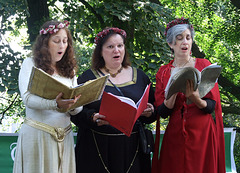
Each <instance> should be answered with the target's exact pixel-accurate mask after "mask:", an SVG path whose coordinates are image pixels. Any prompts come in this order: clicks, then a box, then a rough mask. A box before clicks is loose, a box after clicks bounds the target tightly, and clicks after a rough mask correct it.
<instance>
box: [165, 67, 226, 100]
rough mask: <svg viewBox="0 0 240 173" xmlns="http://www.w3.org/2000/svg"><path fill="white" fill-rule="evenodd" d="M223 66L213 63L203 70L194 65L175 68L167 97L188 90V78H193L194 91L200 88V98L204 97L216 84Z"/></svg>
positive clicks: (167, 87) (166, 89) (170, 79)
mask: <svg viewBox="0 0 240 173" xmlns="http://www.w3.org/2000/svg"><path fill="white" fill-rule="evenodd" d="M221 71H222V67H221V66H219V65H217V64H216V63H215V64H211V65H209V66H207V67H205V68H204V69H203V70H202V71H201V72H200V71H199V70H198V69H196V68H194V67H184V68H174V70H173V71H172V74H171V77H170V78H169V81H168V83H167V86H166V88H165V98H166V99H169V98H170V97H171V96H172V95H173V94H175V93H177V92H183V93H185V91H186V83H187V80H192V81H193V85H194V91H196V89H197V88H198V90H199V95H200V98H202V97H204V96H205V95H206V94H207V93H208V92H209V91H210V90H211V89H212V88H213V87H214V85H215V83H216V82H217V79H218V77H219V75H220V73H221Z"/></svg>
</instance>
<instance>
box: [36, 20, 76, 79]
mask: <svg viewBox="0 0 240 173" xmlns="http://www.w3.org/2000/svg"><path fill="white" fill-rule="evenodd" d="M60 23H61V22H59V21H47V22H46V23H44V24H43V25H42V27H41V29H46V28H48V27H49V25H59V24H60ZM62 29H64V30H65V31H66V32H67V37H68V47H67V49H66V52H65V54H64V55H63V57H62V59H61V60H60V61H58V62H57V63H56V68H57V72H58V74H59V75H61V76H64V77H67V78H73V77H74V75H75V73H74V71H75V70H76V68H77V62H76V59H75V57H74V49H73V39H72V35H71V33H70V31H69V30H68V29H67V28H66V27H64V28H62ZM52 35H54V34H50V33H47V34H42V35H38V36H37V38H36V41H35V43H34V45H33V59H34V63H35V66H36V67H38V68H41V69H42V70H44V71H45V72H47V73H48V74H50V75H52V74H53V73H54V69H53V68H52V67H51V62H52V58H51V54H50V52H49V46H48V43H49V38H50V37H51V36H52Z"/></svg>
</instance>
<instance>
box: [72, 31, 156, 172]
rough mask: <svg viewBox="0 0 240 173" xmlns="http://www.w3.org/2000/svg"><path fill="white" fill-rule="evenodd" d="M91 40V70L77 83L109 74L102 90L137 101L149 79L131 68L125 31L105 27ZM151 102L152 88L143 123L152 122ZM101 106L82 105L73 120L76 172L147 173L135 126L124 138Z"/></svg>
mask: <svg viewBox="0 0 240 173" xmlns="http://www.w3.org/2000/svg"><path fill="white" fill-rule="evenodd" d="M94 41H95V43H96V48H95V50H94V53H93V56H92V68H91V69H88V70H87V71H85V72H84V73H83V74H82V75H81V76H79V78H78V83H79V84H80V83H84V82H86V81H88V80H92V79H96V78H98V77H100V76H103V75H107V74H110V77H109V79H110V81H108V83H107V85H106V87H105V91H106V92H110V93H113V94H115V95H119V96H121V95H124V96H125V97H128V98H131V99H132V100H134V101H135V102H137V101H138V100H139V99H140V98H141V96H142V94H143V92H144V90H145V88H146V86H147V85H148V84H150V80H149V78H148V76H147V75H146V74H145V73H144V72H143V71H141V70H139V69H137V68H134V67H132V66H131V63H130V60H129V57H128V54H127V52H126V48H125V41H126V32H125V31H124V30H122V29H119V28H106V29H104V30H103V31H102V32H100V33H98V34H97V36H96V38H95V40H94ZM114 85H115V86H114ZM89 92H91V91H89ZM153 103H154V90H153V88H152V87H151V88H150V93H149V103H148V105H147V108H146V109H145V110H144V112H143V113H142V115H141V116H140V117H139V120H140V121H141V122H142V123H145V124H149V123H152V122H153V121H155V114H154V107H153ZM100 104H101V101H96V102H93V103H90V104H88V105H85V106H84V108H83V111H82V112H81V113H79V114H78V115H77V116H74V117H72V122H73V123H74V124H75V125H76V126H77V127H78V135H77V143H76V148H75V151H76V165H77V172H78V173H105V172H106V173H107V172H108V173H109V172H110V173H150V172H151V160H150V154H144V153H143V152H142V150H141V148H140V146H139V133H138V125H137V123H136V124H135V125H134V127H133V130H132V134H131V135H130V137H128V136H126V135H125V134H123V133H122V132H120V131H119V130H117V129H116V128H114V127H112V126H111V125H109V123H108V122H107V121H105V120H104V115H100V114H99V113H98V112H99V108H100ZM110 106H111V105H109V107H110Z"/></svg>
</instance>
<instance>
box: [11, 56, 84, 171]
mask: <svg viewBox="0 0 240 173" xmlns="http://www.w3.org/2000/svg"><path fill="white" fill-rule="evenodd" d="M33 66H34V62H33V59H32V58H27V59H25V60H24V62H23V64H22V67H21V70H20V73H19V90H20V93H21V97H22V100H23V102H24V104H25V106H26V117H27V118H31V119H32V120H35V121H38V122H42V123H45V124H48V125H50V126H52V127H61V128H65V127H67V126H68V125H69V124H70V123H71V122H70V113H71V115H75V114H77V113H78V112H80V111H81V110H82V107H79V108H77V109H75V110H74V111H70V112H66V113H60V112H58V111H57V103H56V100H47V99H43V98H41V97H38V96H36V95H33V94H30V93H29V92H28V91H27V87H28V82H29V77H30V74H31V70H32V67H33ZM53 77H54V78H55V79H57V80H59V81H61V82H62V83H64V84H66V85H67V86H76V85H77V82H76V78H75V77H74V78H73V79H70V78H65V77H61V76H58V75H53ZM61 148H62V149H61V151H62V153H63V154H62V157H61V155H59V153H61V152H60V149H59V142H57V141H55V140H54V138H53V137H52V136H51V135H50V134H49V133H47V132H44V131H42V130H39V129H36V128H34V127H31V126H29V125H27V124H25V123H24V124H23V125H22V127H21V130H20V132H19V137H18V142H17V151H16V154H15V161H14V167H13V173H75V172H76V171H75V154H74V140H73V133H72V131H71V132H70V133H69V134H68V135H66V137H65V140H64V141H63V142H62V143H61Z"/></svg>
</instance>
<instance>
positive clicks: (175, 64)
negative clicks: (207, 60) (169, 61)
mask: <svg viewBox="0 0 240 173" xmlns="http://www.w3.org/2000/svg"><path fill="white" fill-rule="evenodd" d="M191 60H192V57H191V56H190V58H189V59H188V60H187V61H186V62H185V63H184V64H183V65H181V66H178V65H177V63H176V60H175V61H174V62H173V63H174V64H173V65H174V66H175V67H179V68H181V67H184V66H185V65H186V64H187V63H189V62H190V61H191Z"/></svg>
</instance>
